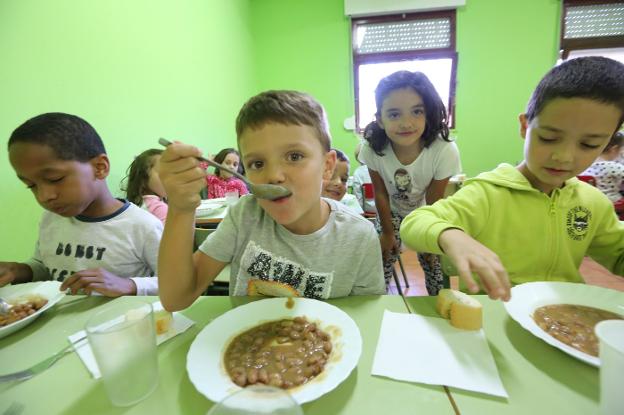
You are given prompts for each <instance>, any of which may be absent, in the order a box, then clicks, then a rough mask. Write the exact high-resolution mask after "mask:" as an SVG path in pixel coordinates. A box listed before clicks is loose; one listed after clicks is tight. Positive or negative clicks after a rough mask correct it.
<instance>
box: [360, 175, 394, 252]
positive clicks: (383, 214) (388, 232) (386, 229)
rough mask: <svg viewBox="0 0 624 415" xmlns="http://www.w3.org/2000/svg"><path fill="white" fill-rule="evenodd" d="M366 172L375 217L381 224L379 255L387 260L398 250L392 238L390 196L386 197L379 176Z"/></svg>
mask: <svg viewBox="0 0 624 415" xmlns="http://www.w3.org/2000/svg"><path fill="white" fill-rule="evenodd" d="M368 171H369V173H370V176H371V181H372V182H373V188H374V189H375V206H376V207H377V217H378V218H379V223H380V224H381V235H379V242H380V243H381V254H382V256H383V258H384V259H387V258H388V257H389V256H390V255H392V254H393V253H396V252H398V249H399V246H398V243H397V240H396V238H395V237H394V227H393V226H392V212H391V210H390V196H388V190H387V189H386V185H385V184H384V181H383V179H382V177H381V175H380V174H379V173H377V172H376V171H375V170H371V169H368Z"/></svg>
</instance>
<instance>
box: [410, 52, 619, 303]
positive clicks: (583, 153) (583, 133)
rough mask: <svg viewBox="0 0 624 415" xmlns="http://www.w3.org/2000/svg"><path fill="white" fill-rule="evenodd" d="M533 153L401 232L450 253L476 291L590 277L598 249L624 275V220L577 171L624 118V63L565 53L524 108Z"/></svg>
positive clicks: (524, 130)
mask: <svg viewBox="0 0 624 415" xmlns="http://www.w3.org/2000/svg"><path fill="white" fill-rule="evenodd" d="M519 121H520V132H521V135H522V137H523V138H524V140H525V145H524V160H523V161H522V162H521V163H520V164H519V165H518V166H516V167H514V166H511V165H509V164H501V165H500V166H499V167H498V168H496V169H494V170H493V171H490V172H486V173H482V174H480V175H479V176H477V177H475V178H474V179H471V180H467V181H466V183H465V184H464V186H463V187H462V189H461V190H460V191H458V192H457V193H456V194H454V195H453V196H451V197H449V198H447V199H442V200H440V201H438V202H437V203H435V204H434V205H432V206H426V207H422V208H420V209H417V210H415V211H414V212H412V213H411V214H410V215H408V216H407V217H406V218H405V220H404V221H403V224H402V225H401V238H402V239H403V241H404V243H405V244H406V245H407V246H409V247H410V248H412V249H414V250H416V251H418V252H431V253H435V254H446V255H447V256H448V257H449V258H450V260H451V262H452V263H453V264H454V265H455V267H456V268H457V271H458V274H459V276H460V278H461V280H462V282H463V283H465V284H466V285H467V288H468V290H469V291H470V292H473V293H474V292H477V291H479V285H478V283H477V281H475V278H473V275H472V273H475V274H476V276H477V277H478V280H480V283H481V285H482V287H483V289H484V290H485V291H486V292H487V293H488V295H489V296H490V298H493V299H497V298H500V299H503V300H508V299H509V298H510V286H511V285H512V284H520V283H523V282H529V281H569V282H583V279H582V277H581V276H580V274H579V267H580V264H581V261H582V260H583V257H584V256H585V255H589V256H590V257H592V258H593V259H595V260H596V261H598V262H599V263H601V264H602V265H604V266H605V267H607V268H608V269H609V270H611V272H613V273H615V274H618V275H624V223H623V222H619V221H618V219H617V216H616V214H615V211H614V209H613V205H612V203H611V202H610V201H609V199H608V198H607V197H606V196H604V195H603V194H602V193H601V192H600V191H599V190H598V189H596V188H594V187H592V186H591V185H589V184H587V183H584V182H581V181H579V180H578V179H577V178H576V176H577V175H578V174H580V173H581V172H583V171H584V170H585V169H586V168H587V167H589V166H590V165H591V164H592V162H593V161H594V160H595V159H596V158H597V157H598V156H599V155H600V154H601V152H602V150H603V149H604V148H605V147H606V146H607V144H608V143H609V141H610V140H611V138H612V137H613V136H614V134H615V133H616V132H617V131H618V130H619V128H620V127H621V126H622V122H623V121H624V64H622V63H620V62H617V61H614V60H611V59H608V58H602V57H595V56H594V57H585V58H578V59H572V60H569V61H565V62H563V63H562V64H561V65H559V66H557V67H555V68H553V69H551V70H550V71H549V72H548V73H547V74H546V75H545V76H544V78H542V80H541V81H540V83H539V84H538V86H537V88H536V89H535V91H534V92H533V94H532V96H531V99H530V100H529V103H528V105H527V110H526V113H524V114H521V115H520V116H519Z"/></svg>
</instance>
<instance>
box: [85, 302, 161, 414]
mask: <svg viewBox="0 0 624 415" xmlns="http://www.w3.org/2000/svg"><path fill="white" fill-rule="evenodd" d="M85 330H86V332H87V337H88V339H89V344H90V346H91V349H92V350H93V355H94V357H95V361H96V362H97V364H98V367H99V369H100V373H101V374H102V380H103V382H104V388H105V389H106V393H107V394H108V397H109V398H110V400H111V402H112V403H113V405H115V406H130V405H133V404H135V403H137V402H139V401H141V400H143V399H144V398H146V397H147V396H148V395H149V394H151V393H152V392H153V391H154V390H155V389H156V387H157V386H158V359H157V355H156V330H155V328H154V315H153V310H152V305H151V304H149V303H143V302H137V301H136V298H134V301H132V299H130V298H129V297H121V298H118V299H117V300H115V301H113V302H111V303H110V304H108V305H107V306H106V307H105V308H104V309H102V310H101V311H99V312H96V313H95V314H94V315H93V316H91V318H90V319H89V321H88V322H87V325H86V327H85Z"/></svg>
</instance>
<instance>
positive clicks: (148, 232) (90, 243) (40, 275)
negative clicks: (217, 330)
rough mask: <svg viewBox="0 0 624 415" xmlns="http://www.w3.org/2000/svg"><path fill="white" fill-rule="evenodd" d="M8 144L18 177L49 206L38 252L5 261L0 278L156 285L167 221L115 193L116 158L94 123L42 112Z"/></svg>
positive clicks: (117, 288)
mask: <svg viewBox="0 0 624 415" xmlns="http://www.w3.org/2000/svg"><path fill="white" fill-rule="evenodd" d="M8 149H9V159H10V161H11V166H13V169H14V170H15V172H16V173H17V177H18V178H19V179H20V180H21V181H22V182H23V183H24V184H25V185H26V187H28V188H29V189H30V190H31V192H32V193H33V196H34V197H35V199H36V200H37V202H38V203H39V204H40V205H41V207H43V208H44V209H45V210H46V211H45V212H44V213H43V217H42V219H41V223H40V224H39V240H38V241H37V245H36V248H35V254H34V256H33V257H32V258H31V259H30V260H28V261H26V262H25V263H17V262H0V286H2V285H6V284H9V283H13V284H17V283H24V282H30V281H40V280H50V279H52V280H57V281H62V282H63V283H62V284H61V287H60V289H61V291H65V290H66V289H69V290H70V291H71V292H72V293H73V294H76V293H77V292H78V291H80V290H81V291H83V292H85V293H86V294H91V293H92V292H95V293H99V294H101V295H105V296H108V297H117V296H120V295H135V294H136V295H155V294H157V293H158V279H157V278H155V277H154V276H153V275H154V273H155V272H156V254H157V252H158V245H159V243H160V237H161V234H162V223H161V222H160V221H159V220H158V219H156V218H155V217H154V216H152V215H151V214H149V213H148V212H146V211H144V210H142V209H140V208H138V207H137V206H135V205H133V204H132V203H130V202H127V201H125V200H120V199H115V198H114V197H113V196H112V195H111V193H110V191H109V190H108V186H107V184H106V177H107V176H108V173H109V171H110V162H109V160H108V156H107V155H106V150H105V149H104V144H103V143H102V140H101V139H100V137H99V135H98V134H97V132H96V131H95V130H94V129H93V127H92V126H91V125H90V124H89V123H87V122H86V121H85V120H83V119H81V118H79V117H76V116H74V115H69V114H63V113H48V114H42V115H39V116H36V117H34V118H32V119H30V120H28V121H26V122H25V123H24V124H22V125H21V126H19V127H18V128H17V129H16V130H15V131H13V133H12V134H11V137H10V138H9V145H8Z"/></svg>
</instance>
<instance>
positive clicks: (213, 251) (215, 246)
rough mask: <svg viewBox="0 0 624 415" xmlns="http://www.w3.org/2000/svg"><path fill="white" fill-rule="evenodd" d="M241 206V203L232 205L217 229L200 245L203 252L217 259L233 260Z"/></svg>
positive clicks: (223, 260) (228, 261)
mask: <svg viewBox="0 0 624 415" xmlns="http://www.w3.org/2000/svg"><path fill="white" fill-rule="evenodd" d="M240 207H241V204H240V203H239V204H238V205H235V206H231V207H230V209H229V210H228V213H227V214H226V215H225V218H223V220H222V221H221V223H219V226H218V227H217V229H216V230H215V231H214V232H213V233H211V234H210V235H208V237H207V238H206V239H205V240H204V242H203V243H202V244H201V245H200V246H199V248H198V249H199V250H200V251H201V252H203V253H204V254H206V255H208V256H209V257H211V258H214V259H216V260H217V261H221V262H226V263H230V262H232V259H233V258H234V252H235V247H236V235H237V228H238V227H237V223H238V221H237V217H238V216H240V215H242V212H241V211H242V209H240ZM237 208H238V209H237Z"/></svg>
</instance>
